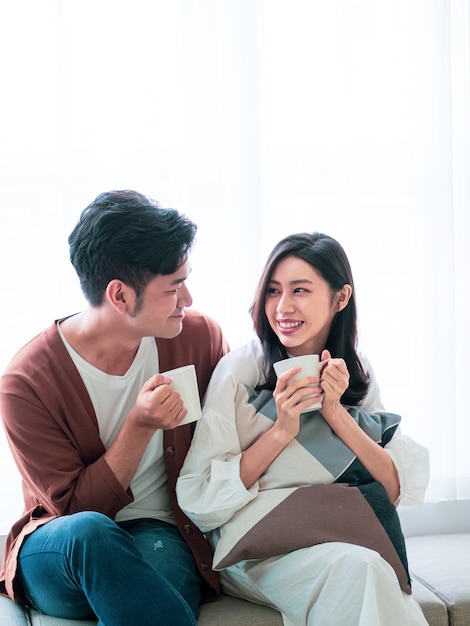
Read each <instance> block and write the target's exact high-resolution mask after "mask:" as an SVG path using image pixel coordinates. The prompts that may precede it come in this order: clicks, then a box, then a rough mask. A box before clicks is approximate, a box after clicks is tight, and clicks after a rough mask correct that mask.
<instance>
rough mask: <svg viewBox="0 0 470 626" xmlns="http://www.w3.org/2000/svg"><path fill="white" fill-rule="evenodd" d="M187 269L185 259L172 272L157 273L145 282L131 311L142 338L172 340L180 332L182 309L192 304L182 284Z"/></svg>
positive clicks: (188, 271)
mask: <svg viewBox="0 0 470 626" xmlns="http://www.w3.org/2000/svg"><path fill="white" fill-rule="evenodd" d="M190 271H191V267H190V265H189V261H188V260H186V261H185V262H184V263H183V264H182V265H181V267H180V268H178V269H177V270H176V272H174V273H173V274H168V275H166V276H163V275H162V274H159V275H158V276H156V277H155V278H153V279H152V280H151V281H150V282H149V283H148V285H147V287H146V288H145V291H144V293H143V294H142V298H141V299H140V300H139V301H138V302H137V303H136V305H135V307H134V310H133V311H132V313H131V316H132V317H133V318H134V321H135V323H136V324H137V326H138V328H139V334H140V335H141V337H163V338H164V339H171V338H172V337H176V336H177V335H179V334H180V332H181V330H182V329H183V319H184V309H185V307H188V306H191V304H192V303H193V299H192V297H191V294H190V293H189V290H188V288H187V287H186V284H185V281H186V279H187V278H188V275H189V273H190Z"/></svg>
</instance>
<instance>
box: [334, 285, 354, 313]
mask: <svg viewBox="0 0 470 626" xmlns="http://www.w3.org/2000/svg"><path fill="white" fill-rule="evenodd" d="M351 296H352V287H351V285H348V284H347V283H346V284H345V285H343V287H342V289H340V290H339V291H338V292H337V293H336V303H337V305H338V313H339V312H340V311H342V310H343V309H345V308H346V307H347V305H348V302H349V298H350V297H351Z"/></svg>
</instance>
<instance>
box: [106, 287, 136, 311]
mask: <svg viewBox="0 0 470 626" xmlns="http://www.w3.org/2000/svg"><path fill="white" fill-rule="evenodd" d="M133 296H134V294H133V292H132V290H131V289H130V287H128V286H127V285H126V283H123V282H122V280H117V279H114V280H112V281H110V282H109V283H108V286H107V287H106V298H107V300H108V302H109V303H110V304H111V305H112V306H113V307H114V308H115V309H116V311H118V312H119V313H125V312H126V311H128V310H129V309H130V308H131V307H132V299H133Z"/></svg>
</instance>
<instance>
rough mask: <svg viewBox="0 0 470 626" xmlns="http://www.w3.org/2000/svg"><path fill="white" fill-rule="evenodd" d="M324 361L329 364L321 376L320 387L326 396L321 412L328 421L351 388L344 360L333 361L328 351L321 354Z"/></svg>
mask: <svg viewBox="0 0 470 626" xmlns="http://www.w3.org/2000/svg"><path fill="white" fill-rule="evenodd" d="M324 361H327V363H326V364H325V365H324V366H323V368H322V370H321V374H320V386H321V388H322V390H323V394H324V395H323V403H322V408H321V409H320V412H321V414H322V415H323V417H324V418H325V419H326V420H327V421H328V414H329V412H330V411H331V410H332V409H334V408H336V407H338V405H339V404H340V400H341V396H342V395H343V393H344V392H345V391H346V389H347V388H348V387H349V372H348V368H347V367H346V363H345V362H344V359H332V358H331V354H330V353H329V351H328V350H323V352H322V354H321V362H324ZM320 367H321V363H320Z"/></svg>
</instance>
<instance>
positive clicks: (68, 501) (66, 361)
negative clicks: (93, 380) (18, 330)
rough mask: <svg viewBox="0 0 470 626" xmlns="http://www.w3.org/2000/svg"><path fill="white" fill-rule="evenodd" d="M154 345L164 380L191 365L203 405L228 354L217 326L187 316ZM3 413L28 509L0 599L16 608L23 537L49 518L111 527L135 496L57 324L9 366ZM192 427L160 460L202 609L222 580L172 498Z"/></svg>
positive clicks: (0, 579) (16, 529)
mask: <svg viewBox="0 0 470 626" xmlns="http://www.w3.org/2000/svg"><path fill="white" fill-rule="evenodd" d="M116 340H117V341H118V340H119V338H116ZM156 341H157V346H158V357H159V370H160V371H161V372H164V371H165V370H169V369H173V368H175V367H180V366H182V365H188V364H190V363H194V364H195V366H196V372H197V378H198V383H199V392H200V395H201V399H202V397H203V395H204V393H205V391H206V388H207V384H208V382H209V379H210V376H211V374H212V370H213V369H214V367H215V365H216V364H217V362H218V361H219V359H220V357H221V356H222V355H223V354H225V353H226V352H227V351H228V346H227V344H226V342H225V340H224V337H223V335H222V332H221V330H220V328H219V326H218V324H217V323H216V322H215V321H214V320H212V319H211V318H209V317H207V316H205V315H202V314H200V313H197V312H195V311H191V310H189V311H186V317H185V319H184V322H183V330H182V332H181V333H180V334H179V335H178V336H177V337H175V338H173V339H160V338H158V339H156ZM0 413H1V417H2V419H3V423H4V426H5V431H6V435H7V438H8V441H9V443H10V446H11V449H12V452H13V456H14V459H15V461H16V464H17V466H18V469H19V471H20V473H21V477H22V479H23V481H22V482H23V496H24V505H25V509H24V513H23V516H22V517H21V519H20V520H18V521H17V522H16V523H15V524H14V526H13V528H12V529H11V531H10V533H9V535H8V537H7V540H6V545H5V555H4V560H3V565H2V569H1V571H0V593H3V594H5V593H6V594H8V595H9V596H10V597H11V598H12V599H15V600H17V601H21V600H22V598H21V595H20V594H19V593H18V591H19V590H17V589H15V585H14V579H15V573H16V559H17V555H18V551H19V549H20V547H21V544H22V541H23V539H24V537H25V536H27V535H28V534H30V533H32V532H33V531H34V530H35V529H36V528H37V527H38V526H40V525H41V524H44V523H46V522H48V521H49V520H51V519H52V518H54V517H57V516H60V515H67V514H71V513H76V512H78V511H84V510H88V511H90V510H91V511H98V512H101V513H104V514H105V515H108V516H109V517H111V518H112V519H114V517H115V515H116V513H117V512H118V511H119V510H120V509H122V508H123V507H124V506H126V505H127V504H129V503H130V502H132V499H133V496H132V492H131V490H130V489H128V490H127V491H126V490H124V489H123V487H122V486H121V485H120V483H119V482H118V480H117V479H116V477H115V476H114V474H113V473H112V472H111V470H110V468H109V467H108V465H107V463H106V461H105V460H104V458H103V455H104V452H105V448H104V446H103V443H102V441H101V439H100V436H99V430H98V423H97V420H96V416H95V412H94V409H93V406H92V403H91V400H90V397H89V395H88V392H87V390H86V388H85V386H84V384H83V381H82V379H81V377H80V375H79V373H78V371H77V369H76V367H75V365H74V363H73V361H72V359H71V358H70V356H69V354H68V352H67V350H66V348H65V346H64V344H63V342H62V340H61V338H60V336H59V333H58V330H57V324H56V323H54V324H52V326H50V327H49V328H48V329H47V330H45V331H44V332H43V333H41V334H40V335H38V336H37V337H35V338H34V339H33V340H32V341H30V342H29V343H28V344H27V345H26V346H25V347H24V348H22V349H21V350H20V351H19V352H18V354H17V355H16V356H15V357H14V358H13V360H12V361H11V363H10V364H9V365H8V367H7V369H6V370H5V373H4V374H3V376H2V379H1V383H0ZM194 427H195V425H194V423H193V424H187V425H184V426H180V427H179V428H175V429H174V430H167V431H164V437H163V441H164V443H163V447H164V450H163V452H164V457H165V463H166V468H167V473H168V489H169V492H170V498H171V503H172V508H173V512H174V515H175V520H176V523H177V526H178V528H179V530H180V533H181V535H182V536H183V537H184V539H185V540H186V541H187V543H188V545H189V546H190V547H191V550H192V552H193V555H194V558H195V560H196V563H197V565H198V568H199V572H200V574H201V576H202V580H203V599H204V600H205V601H207V600H209V599H211V597H215V596H217V594H218V593H219V591H220V582H219V577H218V574H217V573H216V572H214V571H213V570H212V569H211V563H212V557H211V552H210V549H209V545H208V543H207V542H206V540H205V538H204V536H203V535H202V534H201V532H200V531H199V530H198V529H197V528H196V527H195V526H194V525H193V524H192V522H191V521H190V520H189V519H188V518H187V517H186V516H185V515H184V514H183V512H182V511H181V509H180V508H179V507H178V504H177V501H176V495H175V484H176V479H177V477H178V474H179V471H180V469H181V466H182V464H183V461H184V458H185V456H186V453H187V451H188V448H189V445H190V442H191V437H192V433H193V431H194Z"/></svg>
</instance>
